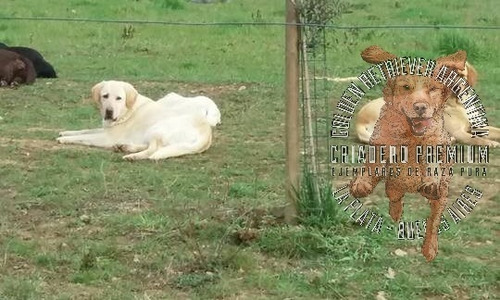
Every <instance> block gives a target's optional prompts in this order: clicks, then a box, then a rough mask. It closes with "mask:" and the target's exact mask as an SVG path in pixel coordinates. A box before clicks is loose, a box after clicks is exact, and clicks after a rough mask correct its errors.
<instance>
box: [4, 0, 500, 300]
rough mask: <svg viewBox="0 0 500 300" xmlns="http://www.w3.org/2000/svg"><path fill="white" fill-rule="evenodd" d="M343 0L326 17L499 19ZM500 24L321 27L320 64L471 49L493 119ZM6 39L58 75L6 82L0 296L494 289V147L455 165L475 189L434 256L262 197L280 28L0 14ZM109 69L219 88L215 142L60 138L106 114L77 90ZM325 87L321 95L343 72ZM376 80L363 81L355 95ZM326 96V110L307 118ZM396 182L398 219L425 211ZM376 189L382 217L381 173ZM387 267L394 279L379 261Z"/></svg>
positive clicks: (136, 10)
mask: <svg viewBox="0 0 500 300" xmlns="http://www.w3.org/2000/svg"><path fill="white" fill-rule="evenodd" d="M4 2H5V3H2V10H1V11H0V16H7V17H11V16H15V17H33V16H38V17H64V18H73V17H74V18H91V19H126V20H152V21H153V20H163V21H183V22H252V21H255V22H257V23H262V22H280V21H283V20H284V12H285V7H284V1H269V0H252V1H250V0H233V1H230V2H228V3H214V4H194V3H190V2H188V1H165V0H164V1H159V0H141V1H118V0H112V1H111V0H110V1H97V0H71V1H66V0H55V1H34V0H27V1H4ZM351 4H352V5H351V6H350V9H349V11H350V12H349V13H346V14H344V15H342V16H341V17H340V18H339V19H337V20H335V21H334V22H335V23H336V24H342V25H383V24H430V25H434V24H445V25H452V24H455V25H487V26H493V25H494V26H498V25H500V19H499V18H498V17H497V16H496V15H494V14H492V13H491V12H492V11H493V9H494V5H495V4H496V3H495V2H494V1H492V0H491V1H483V2H480V3H472V2H470V1H458V2H457V1H455V2H449V1H424V2H418V3H404V4H403V3H402V2H401V1H397V2H394V1H388V0H387V1H386V0H383V1H379V2H377V3H376V4H375V3H374V2H373V3H372V2H368V1H352V2H351ZM496 32H497V31H490V30H470V31H466V30H445V29H439V30H436V29H429V30H421V29H418V30H415V29H411V30H394V29H390V30H389V29H380V30H372V29H367V30H350V31H333V30H329V31H328V32H327V38H328V43H329V44H328V53H327V65H326V70H325V73H326V74H325V75H326V76H331V77H333V76H340V77H344V76H356V75H358V74H359V73H361V72H362V71H364V70H366V69H367V67H368V65H367V64H366V63H365V62H363V61H362V60H361V59H360V57H359V53H360V52H361V50H363V49H364V48H365V47H367V46H369V45H372V44H378V45H380V46H383V47H384V48H386V49H387V50H389V51H393V52H395V53H398V54H405V55H417V54H418V55H419V56H423V57H429V58H432V57H437V56H439V55H440V54H441V53H444V52H450V51H455V50H456V49H457V48H465V49H466V50H468V51H469V52H471V53H469V60H470V61H471V62H472V63H473V64H474V66H475V67H476V69H477V70H478V72H479V75H480V77H479V85H478V92H479V93H480V95H481V99H482V101H483V103H484V105H485V107H486V110H487V113H488V117H489V118H490V121H491V123H492V125H496V126H500V124H499V123H497V122H496V119H498V116H499V113H498V110H497V109H496V108H497V107H498V106H497V103H498V97H497V94H496V92H497V82H496V81H497V80H496V79H497V78H498V76H499V74H500V62H499V60H498V58H497V57H496V52H495V50H496V49H495V45H498V43H499V35H498V34H496ZM0 41H3V42H5V43H7V44H10V45H24V46H31V47H34V48H36V49H38V50H39V51H40V52H42V53H43V54H44V56H45V57H46V58H47V60H48V61H50V62H51V63H52V64H53V65H54V66H55V68H56V69H57V71H58V74H59V78H58V79H55V80H47V79H38V80H37V82H36V83H35V84H34V85H32V86H22V87H20V88H18V89H16V90H11V89H1V90H0V117H2V119H1V120H0V132H1V134H0V200H1V202H2V209H1V210H0V298H1V299H16V300H17V299H285V298H290V299H342V298H347V299H370V298H374V297H375V296H376V295H377V294H378V293H379V292H382V291H383V292H384V293H385V295H386V298H387V299H422V298H427V299H443V298H444V299H466V298H471V299H493V298H494V297H495V296H496V295H498V294H499V293H500V290H499V288H498V283H497V282H498V276H499V273H498V270H497V269H498V268H497V266H498V264H499V261H498V258H497V252H498V251H497V248H498V247H497V245H498V242H499V239H498V230H499V226H498V217H497V215H496V211H498V209H499V206H498V199H499V198H498V196H496V195H495V193H496V190H495V186H496V184H497V183H496V181H497V180H498V179H497V178H498V171H495V170H493V167H495V166H496V167H498V159H497V158H496V155H497V154H498V153H497V152H498V151H496V152H494V153H493V154H492V156H491V157H492V160H493V162H492V163H491V164H490V168H489V169H490V170H491V171H490V172H491V177H488V178H485V179H477V178H475V177H472V178H457V179H456V180H455V179H454V181H453V186H452V191H451V196H450V199H453V197H458V196H459V193H460V191H461V189H462V188H463V187H464V186H465V185H466V184H468V183H473V184H475V185H477V186H478V187H480V188H481V189H483V190H484V192H485V199H483V200H482V201H480V204H479V206H478V207H477V208H476V209H475V211H474V212H473V213H472V214H471V215H470V216H469V217H467V218H466V219H465V220H464V221H463V222H462V223H461V224H459V225H454V224H453V225H452V227H451V229H450V231H448V232H446V233H444V234H443V235H442V236H441V238H440V252H439V255H438V257H437V259H436V260H435V261H434V262H432V263H426V262H425V260H424V258H423V257H422V255H421V254H420V246H421V241H411V242H410V241H398V240H397V239H396V238H395V235H394V234H390V233H388V232H384V234H380V235H376V234H372V233H371V232H370V231H369V230H368V229H365V228H361V227H359V226H357V225H355V224H352V223H351V222H350V221H349V214H348V213H346V212H343V211H342V209H343V207H344V206H340V207H331V206H330V207H328V206H327V207H322V209H323V211H328V212H330V213H327V214H323V215H321V217H320V218H318V219H315V218H313V217H309V218H306V219H304V220H302V223H301V225H298V226H286V225H283V224H281V223H280V221H279V220H275V219H274V218H273V217H272V216H270V215H269V214H268V213H267V211H268V210H270V209H271V208H273V207H275V206H280V205H283V204H284V154H285V150H284V101H283V96H284V87H283V82H284V78H283V75H284V61H285V60H284V28H283V27H278V26H205V27H201V26H200V27H198V26H197V27H194V26H193V27H191V26H163V25H153V24H115V23H89V22H88V23H85V22H75V23H68V22H66V23H65V22H56V21H50V22H42V21H17V20H12V21H5V20H0ZM103 79H122V80H126V81H129V82H131V83H132V84H134V86H136V87H137V89H138V90H139V91H140V92H141V93H143V94H145V95H147V96H149V97H151V98H159V97H162V96H163V95H165V94H166V93H168V92H171V91H175V92H179V93H182V94H188V95H195V94H205V95H207V96H209V97H211V98H213V99H214V101H215V102H216V103H217V104H218V105H219V107H220V109H221V112H222V125H221V126H220V127H218V128H217V129H216V130H215V138H214V144H213V146H212V147H211V148H210V149H209V150H208V151H207V152H205V153H203V154H200V155H193V156H189V157H184V158H177V159H171V160H167V161H162V162H159V163H153V162H135V163H130V162H126V161H123V160H122V159H121V156H120V155H118V154H115V153H111V152H108V151H103V150H98V149H88V148H85V147H72V146H61V145H58V144H56V142H55V137H56V136H57V132H58V131H61V130H69V129H80V128H88V127H94V126H99V124H100V120H99V118H98V115H97V113H96V111H95V109H94V108H93V107H92V105H91V104H90V103H89V102H88V101H87V100H88V99H89V96H90V88H91V86H92V85H93V84H95V83H96V82H98V81H100V80H103ZM242 87H245V88H242ZM318 88H319V90H320V92H321V93H322V96H324V97H325V98H326V99H328V101H329V102H330V103H329V105H332V104H333V103H334V102H336V101H337V99H338V97H339V95H340V94H341V92H342V91H343V89H345V85H343V84H338V83H336V84H331V83H327V84H325V86H323V83H321V84H320V85H318ZM380 94H381V92H380V89H378V90H375V89H374V90H373V91H370V94H369V95H368V96H367V97H366V98H365V99H364V100H363V101H367V100H368V99H372V98H375V97H378V96H379V95H380ZM330 113H331V112H330V111H321V112H319V114H320V115H321V116H323V117H324V119H323V121H322V122H323V123H321V124H320V125H318V128H319V129H318V130H322V129H321V128H322V127H325V126H327V124H328V123H329V122H328V120H327V119H328V117H329V115H330ZM325 120H326V121H325ZM348 142H349V143H351V142H352V143H354V142H356V141H355V140H354V139H353V138H350V139H349V141H348ZM340 181H341V180H338V179H336V180H334V182H333V183H334V185H335V186H337V185H339V184H340V183H341V182H340ZM306 183H307V182H306ZM326 186H328V184H327V185H326ZM322 190H323V187H322ZM324 190H325V191H328V188H324ZM303 192H304V195H303V196H305V199H311V198H310V197H308V195H307V193H306V192H307V190H303ZM328 198H329V197H325V198H323V199H328ZM406 199H407V202H406V206H405V218H408V219H416V218H422V217H424V216H426V214H427V213H428V208H427V205H426V204H425V203H424V201H423V200H422V199H420V198H418V197H414V196H413V197H412V196H410V197H408V198H406ZM330 200H331V199H330ZM370 200H372V202H373V204H372V206H371V207H373V209H376V210H377V212H378V213H380V214H381V215H383V216H384V217H385V218H386V219H388V215H387V210H388V204H387V200H385V197H384V192H383V189H382V187H381V186H380V187H378V188H377V189H376V191H375V192H374V196H373V197H372V198H370ZM309 204H314V202H312V203H309ZM424 207H425V209H424ZM305 208H306V209H310V211H314V210H317V209H318V207H316V206H314V205H309V206H306V207H305ZM306 215H307V214H306ZM311 216H313V215H311ZM396 249H401V250H404V251H405V252H406V253H407V255H406V256H403V257H400V256H397V255H395V254H394V251H395V250H396ZM388 268H391V269H393V270H394V271H395V272H396V274H395V276H394V279H390V278H388V277H386V276H385V275H386V274H387V272H388Z"/></svg>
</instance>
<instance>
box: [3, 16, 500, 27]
mask: <svg viewBox="0 0 500 300" xmlns="http://www.w3.org/2000/svg"><path fill="white" fill-rule="evenodd" d="M1 20H4V21H42V22H84V23H118V24H150V25H168V26H283V27H284V26H300V27H324V28H329V29H339V30H353V29H354V30H357V29H359V30H361V29H464V30H500V26H481V25H472V26H466V25H423V24H422V25H421V24H413V25H336V24H311V23H287V22H176V21H161V20H157V21H152V20H123V19H92V18H62V17H5V16H3V17H0V21H1Z"/></svg>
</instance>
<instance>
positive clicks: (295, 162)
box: [284, 0, 300, 223]
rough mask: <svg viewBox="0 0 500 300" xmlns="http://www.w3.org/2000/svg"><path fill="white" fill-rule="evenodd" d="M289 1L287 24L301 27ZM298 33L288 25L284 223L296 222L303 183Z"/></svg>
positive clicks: (287, 5) (297, 28) (298, 31)
mask: <svg viewBox="0 0 500 300" xmlns="http://www.w3.org/2000/svg"><path fill="white" fill-rule="evenodd" d="M285 1H286V23H287V24H298V23H299V18H298V13H297V7H296V5H295V1H293V0H285ZM299 33H300V28H299V26H298V25H287V26H286V33H285V37H286V45H285V52H286V60H285V62H286V65H285V98H286V100H285V101H286V103H285V104H286V110H285V113H286V117H285V118H286V120H285V128H286V129H285V130H286V133H285V140H286V149H285V156H286V163H285V168H286V185H285V189H286V199H287V202H288V203H289V204H290V205H289V206H288V207H289V209H286V210H285V211H284V218H285V222H287V223H295V222H296V217H297V191H298V190H299V184H300V167H299V166H300V157H299V151H300V130H299V129H300V128H299V111H300V110H299Z"/></svg>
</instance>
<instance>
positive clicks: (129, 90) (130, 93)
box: [124, 82, 139, 109]
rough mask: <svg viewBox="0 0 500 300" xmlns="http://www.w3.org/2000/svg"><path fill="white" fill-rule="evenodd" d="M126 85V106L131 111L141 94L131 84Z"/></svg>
mask: <svg viewBox="0 0 500 300" xmlns="http://www.w3.org/2000/svg"><path fill="white" fill-rule="evenodd" d="M124 84H125V85H124V88H125V94H126V95H127V99H126V100H125V101H126V102H125V105H126V106H127V108H128V109H131V108H132V106H134V104H135V100H137V96H138V95H139V93H138V92H137V90H136V89H135V88H134V87H133V86H132V85H131V84H130V83H127V82H125V83H124Z"/></svg>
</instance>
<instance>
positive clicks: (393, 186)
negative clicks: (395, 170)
mask: <svg viewBox="0 0 500 300" xmlns="http://www.w3.org/2000/svg"><path fill="white" fill-rule="evenodd" d="M385 194H386V195H387V197H388V198H389V215H390V216H391V218H392V220H393V221H394V222H399V220H401V216H402V215H403V205H404V202H403V196H404V195H405V191H403V189H402V188H401V186H400V185H398V184H397V180H390V179H388V180H387V181H386V183H385Z"/></svg>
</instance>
